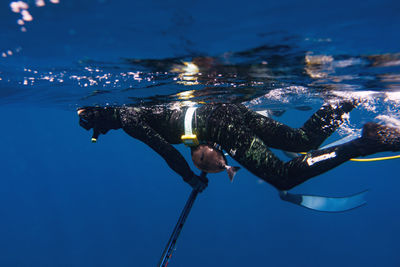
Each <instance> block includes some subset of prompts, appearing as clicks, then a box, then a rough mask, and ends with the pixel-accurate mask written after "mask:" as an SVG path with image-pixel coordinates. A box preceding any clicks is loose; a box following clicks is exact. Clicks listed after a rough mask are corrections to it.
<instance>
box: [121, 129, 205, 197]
mask: <svg viewBox="0 0 400 267" xmlns="http://www.w3.org/2000/svg"><path fill="white" fill-rule="evenodd" d="M122 129H123V130H124V131H125V132H126V133H127V134H129V135H130V136H132V137H134V138H136V139H139V140H140V141H142V142H144V143H145V144H146V145H148V146H149V147H151V148H152V149H153V150H154V151H155V152H157V153H158V154H159V155H160V156H161V157H163V158H164V160H165V161H166V162H167V164H168V166H169V167H170V168H171V169H172V170H174V171H175V172H176V173H178V174H179V175H180V176H182V178H183V180H184V181H185V182H187V183H188V184H189V185H191V186H192V187H193V188H195V189H197V190H198V191H200V192H201V191H203V190H204V188H205V187H206V186H207V182H208V180H207V179H206V178H205V179H202V178H201V177H200V176H197V175H196V174H194V172H193V171H192V170H191V169H190V167H189V164H188V163H187V162H186V160H185V158H184V157H183V156H182V155H181V154H180V153H179V152H178V150H176V149H175V148H174V147H173V146H172V145H171V144H170V143H168V142H167V141H166V140H165V139H164V138H163V137H162V136H161V135H160V134H158V133H157V132H156V131H155V130H154V129H152V128H151V127H150V126H148V125H147V124H144V123H139V125H135V124H134V125H132V124H131V125H126V124H125V125H123V127H122Z"/></svg>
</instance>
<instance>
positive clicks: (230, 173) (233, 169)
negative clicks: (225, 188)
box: [226, 166, 240, 182]
mask: <svg viewBox="0 0 400 267" xmlns="http://www.w3.org/2000/svg"><path fill="white" fill-rule="evenodd" d="M238 170H240V167H232V166H226V171H227V172H228V176H229V180H231V182H233V178H234V177H235V175H236V173H237V171H238Z"/></svg>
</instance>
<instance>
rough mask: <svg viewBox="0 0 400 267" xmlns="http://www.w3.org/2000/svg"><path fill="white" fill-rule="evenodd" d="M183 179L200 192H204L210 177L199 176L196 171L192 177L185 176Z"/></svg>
mask: <svg viewBox="0 0 400 267" xmlns="http://www.w3.org/2000/svg"><path fill="white" fill-rule="evenodd" d="M183 180H184V181H185V182H186V183H188V184H189V185H190V186H191V187H192V188H193V189H194V190H197V191H198V192H203V190H204V189H205V188H206V187H207V185H208V179H207V178H206V177H205V176H198V175H196V174H194V173H193V175H192V176H191V177H189V178H184V179H183Z"/></svg>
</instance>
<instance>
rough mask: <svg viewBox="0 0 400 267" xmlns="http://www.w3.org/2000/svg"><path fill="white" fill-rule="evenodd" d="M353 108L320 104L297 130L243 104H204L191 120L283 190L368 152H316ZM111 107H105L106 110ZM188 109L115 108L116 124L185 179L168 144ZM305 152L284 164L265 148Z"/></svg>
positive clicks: (175, 140) (201, 134)
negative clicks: (319, 107)
mask: <svg viewBox="0 0 400 267" xmlns="http://www.w3.org/2000/svg"><path fill="white" fill-rule="evenodd" d="M354 107H355V105H354V104H352V103H347V102H345V103H342V104H340V105H329V104H325V105H324V106H322V107H321V109H320V110H318V111H317V112H316V113H315V114H314V115H312V116H311V118H310V119H309V120H307V121H306V123H305V124H304V125H303V126H302V127H301V128H299V129H293V128H290V127H288V126H286V125H284V124H282V123H280V122H277V121H275V120H273V119H271V118H267V117H264V116H262V115H259V114H257V113H256V112H254V111H251V110H249V109H247V108H246V107H245V106H243V105H237V104H214V105H203V106H200V107H198V109H197V110H196V113H195V116H194V119H193V120H192V127H193V131H194V132H195V133H196V134H197V136H198V139H199V141H200V142H212V143H218V144H219V145H221V147H222V148H223V149H224V150H225V151H226V152H228V153H229V155H230V156H232V157H233V158H234V159H235V160H236V161H238V162H239V163H240V164H242V165H243V166H244V167H245V168H246V169H248V170H249V171H250V172H252V173H253V174H255V175H256V176H258V177H260V178H261V179H263V180H264V181H266V182H268V183H270V184H271V185H273V186H275V187H276V188H278V189H280V190H288V189H290V188H292V187H294V186H296V185H298V184H300V183H302V182H304V181H306V180H308V179H309V178H311V177H314V176H316V175H318V174H321V173H323V172H325V171H327V170H329V169H332V168H334V167H336V166H337V165H339V164H341V163H343V162H345V161H347V160H349V159H350V158H352V157H358V156H361V155H365V154H368V153H373V151H364V150H363V149H360V145H359V142H357V140H356V141H353V142H349V143H346V144H343V145H339V146H335V147H331V148H328V149H324V150H315V151H313V149H317V148H318V147H319V146H320V144H321V143H322V142H323V141H324V140H325V139H326V138H327V137H328V136H329V135H331V134H332V133H333V132H334V131H335V130H336V129H337V127H338V126H339V125H340V124H341V122H342V120H343V115H344V114H345V113H347V112H350V111H351V110H352V109H353V108H354ZM109 109H110V108H109ZM186 110H187V108H182V109H171V108H168V107H166V106H152V107H121V108H115V110H114V111H113V113H114V117H116V118H119V122H118V127H115V126H114V129H116V128H119V127H121V128H123V129H124V131H125V132H127V133H128V134H129V135H131V136H132V137H134V138H137V139H139V140H141V141H142V142H144V143H146V144H147V145H149V146H150V147H151V148H152V149H153V150H155V151H156V152H157V153H158V154H160V155H161V156H162V157H163V158H164V159H165V161H166V162H167V163H168V165H169V166H170V167H171V168H172V169H173V170H174V171H175V172H177V173H178V174H180V175H181V176H182V177H183V178H184V179H185V178H186V177H191V176H192V175H193V172H192V171H191V169H190V167H189V165H188V164H187V162H186V160H185V159H184V158H183V156H182V155H181V154H180V153H179V152H178V151H177V150H176V149H175V148H174V147H173V146H172V145H171V144H179V143H181V139H180V137H181V135H182V134H183V133H184V117H185V112H186ZM268 147H271V148H276V149H281V150H286V151H292V152H304V151H311V152H308V153H307V154H306V155H302V156H299V157H297V158H295V159H293V160H291V161H289V162H284V161H282V160H280V159H279V158H278V157H276V156H275V154H274V153H273V152H271V150H270V149H269V148H268Z"/></svg>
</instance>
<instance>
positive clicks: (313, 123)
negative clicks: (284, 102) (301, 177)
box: [239, 101, 356, 152]
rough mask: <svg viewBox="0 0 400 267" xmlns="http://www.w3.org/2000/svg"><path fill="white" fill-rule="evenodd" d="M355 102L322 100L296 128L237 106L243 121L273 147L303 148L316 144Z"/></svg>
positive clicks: (335, 126) (309, 147) (329, 132)
mask: <svg viewBox="0 0 400 267" xmlns="http://www.w3.org/2000/svg"><path fill="white" fill-rule="evenodd" d="M355 106H356V104H355V103H353V102H350V101H348V102H339V103H337V104H328V103H327V104H324V105H323V106H322V107H321V108H320V109H319V110H318V111H317V112H316V113H314V114H313V115H312V116H311V117H310V118H309V119H308V120H307V121H306V122H305V123H304V125H303V126H302V127H301V128H299V129H294V128H291V127H289V126H287V125H285V124H282V123H280V122H278V121H275V120H273V119H271V118H268V117H265V116H262V115H260V114H258V113H256V112H254V111H252V110H249V109H247V108H245V107H244V106H240V107H239V108H240V109H241V111H242V112H243V113H244V117H245V120H246V124H247V125H248V127H249V128H251V129H252V130H253V131H254V132H255V133H256V134H257V135H258V136H259V137H260V138H261V139H262V140H263V141H264V143H265V144H266V145H267V146H269V147H273V148H277V149H282V150H286V151H291V152H304V151H309V150H311V149H316V148H318V147H319V146H320V145H321V144H322V142H323V141H324V140H325V139H326V138H328V137H329V136H330V135H331V134H332V133H334V132H335V130H336V129H337V128H338V127H339V126H340V124H341V123H342V122H343V120H344V116H343V115H344V114H346V113H348V112H350V111H351V110H352V109H353V108H354V107H355Z"/></svg>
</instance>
